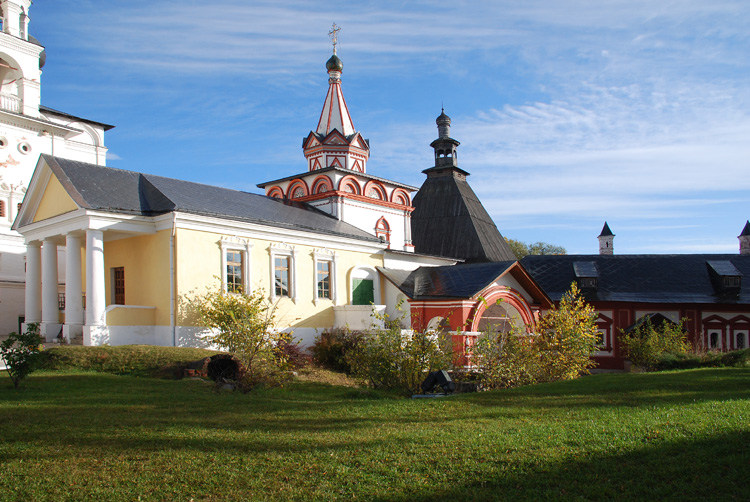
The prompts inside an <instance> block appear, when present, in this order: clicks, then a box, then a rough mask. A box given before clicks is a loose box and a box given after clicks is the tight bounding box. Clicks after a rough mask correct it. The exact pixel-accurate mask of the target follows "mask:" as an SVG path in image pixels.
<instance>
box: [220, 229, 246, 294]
mask: <svg viewBox="0 0 750 502" xmlns="http://www.w3.org/2000/svg"><path fill="white" fill-rule="evenodd" d="M219 246H220V247H221V290H222V291H223V292H225V293H226V292H227V251H229V250H232V251H239V252H240V254H241V256H242V290H243V291H244V292H245V293H247V294H250V293H252V282H251V280H252V275H251V270H250V267H251V266H252V260H251V259H250V256H251V255H250V253H251V251H252V249H253V243H252V242H250V239H243V238H241V237H237V236H232V237H228V236H222V237H221V239H220V240H219Z"/></svg>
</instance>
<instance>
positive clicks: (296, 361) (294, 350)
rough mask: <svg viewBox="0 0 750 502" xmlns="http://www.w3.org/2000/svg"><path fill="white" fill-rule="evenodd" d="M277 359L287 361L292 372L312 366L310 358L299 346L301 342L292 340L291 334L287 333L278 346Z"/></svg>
mask: <svg viewBox="0 0 750 502" xmlns="http://www.w3.org/2000/svg"><path fill="white" fill-rule="evenodd" d="M276 354H278V356H277V357H280V358H281V359H283V360H284V361H286V366H287V367H288V368H289V369H291V370H298V369H300V368H303V367H305V366H307V365H308V364H310V356H309V355H308V354H307V353H305V351H304V350H302V348H300V346H299V342H295V341H294V340H293V339H292V335H291V334H287V333H285V334H284V335H283V336H281V338H280V339H279V341H278V343H277V345H276Z"/></svg>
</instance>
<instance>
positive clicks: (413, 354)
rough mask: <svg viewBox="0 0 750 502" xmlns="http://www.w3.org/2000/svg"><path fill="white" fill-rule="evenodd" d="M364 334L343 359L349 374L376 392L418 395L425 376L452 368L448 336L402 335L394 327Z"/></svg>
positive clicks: (391, 325)
mask: <svg viewBox="0 0 750 502" xmlns="http://www.w3.org/2000/svg"><path fill="white" fill-rule="evenodd" d="M388 325H389V327H388V328H387V329H373V330H371V331H369V332H366V333H365V334H364V335H363V337H362V339H361V340H360V341H359V343H358V344H357V345H356V347H355V348H354V349H353V350H351V351H350V352H349V353H348V355H347V360H348V363H349V365H350V367H351V368H352V371H353V374H354V375H355V376H356V377H357V378H360V379H362V380H363V381H365V382H367V384H369V385H370V386H371V387H373V388H376V389H390V390H398V391H399V392H402V393H404V394H412V393H415V392H421V389H420V385H421V383H422V382H423V381H424V379H425V377H426V376H427V374H428V373H429V372H431V371H436V370H450V369H452V368H453V357H454V354H453V348H452V337H451V335H450V334H441V333H435V332H434V331H432V330H426V329H425V330H421V331H418V330H414V331H402V330H401V327H400V325H399V324H398V323H389V324H388Z"/></svg>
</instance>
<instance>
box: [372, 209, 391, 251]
mask: <svg viewBox="0 0 750 502" xmlns="http://www.w3.org/2000/svg"><path fill="white" fill-rule="evenodd" d="M375 237H377V238H378V239H380V240H382V241H383V242H387V243H388V247H391V226H390V225H389V224H388V220H386V219H385V217H383V216H381V217H380V219H379V220H378V221H377V223H375Z"/></svg>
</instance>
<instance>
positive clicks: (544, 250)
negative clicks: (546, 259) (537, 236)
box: [505, 237, 567, 260]
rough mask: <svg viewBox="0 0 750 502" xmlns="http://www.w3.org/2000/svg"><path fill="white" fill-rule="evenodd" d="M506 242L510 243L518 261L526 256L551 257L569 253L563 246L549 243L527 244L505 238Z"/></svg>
mask: <svg viewBox="0 0 750 502" xmlns="http://www.w3.org/2000/svg"><path fill="white" fill-rule="evenodd" d="M505 242H507V243H508V245H509V246H510V249H511V250H512V251H513V254H514V255H516V259H517V260H520V259H521V258H523V257H524V256H528V255H530V254H531V255H549V254H566V253H567V251H566V250H565V248H564V247H562V246H557V245H555V244H549V243H547V242H541V241H540V242H534V243H532V244H525V243H523V242H521V241H517V240H515V239H508V238H507V237H506V238H505Z"/></svg>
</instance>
